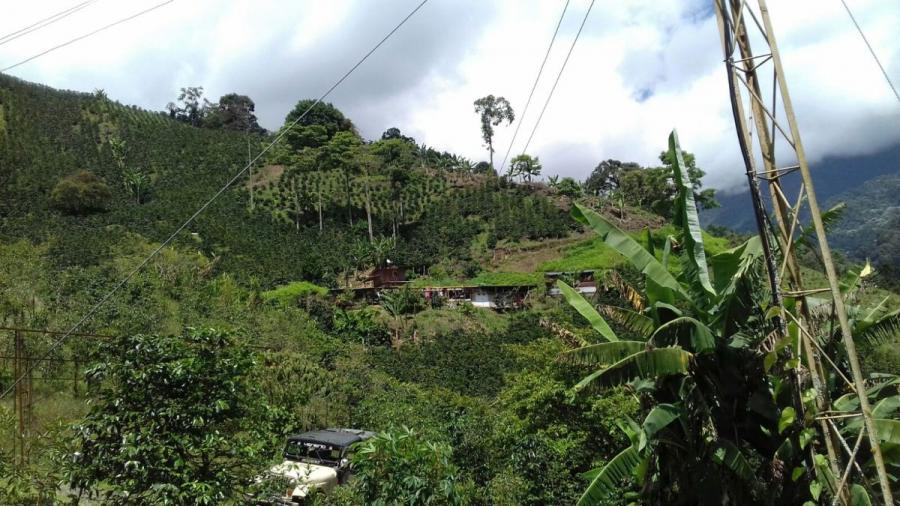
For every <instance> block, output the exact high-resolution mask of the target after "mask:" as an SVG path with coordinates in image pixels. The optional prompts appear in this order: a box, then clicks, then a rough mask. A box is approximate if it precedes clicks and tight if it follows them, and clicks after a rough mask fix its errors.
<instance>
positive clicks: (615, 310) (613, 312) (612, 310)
mask: <svg viewBox="0 0 900 506" xmlns="http://www.w3.org/2000/svg"><path fill="white" fill-rule="evenodd" d="M600 313H601V314H602V315H603V316H605V317H606V318H608V319H609V320H611V321H612V322H614V323H617V324H619V325H621V326H622V327H625V328H626V329H628V330H629V331H631V332H634V333H635V334H637V335H638V336H640V337H642V338H644V339H646V338H648V337H650V335H651V334H653V327H654V325H655V324H654V323H653V319H652V318H650V317H648V316H644V315H642V314H641V313H638V312H637V311H632V310H630V309H627V308H624V307H618V306H600Z"/></svg>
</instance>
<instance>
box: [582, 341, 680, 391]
mask: <svg viewBox="0 0 900 506" xmlns="http://www.w3.org/2000/svg"><path fill="white" fill-rule="evenodd" d="M692 357H693V355H692V354H691V353H688V352H687V351H684V350H683V349H681V348H657V349H653V350H644V351H639V352H637V353H635V354H633V355H629V356H628V357H625V358H623V359H622V360H620V361H618V362H616V363H615V364H613V365H611V366H609V367H607V368H605V369H600V370H599V371H595V372H593V373H591V374H590V375H588V376H587V377H585V378H584V379H583V380H581V381H579V382H578V384H577V385H575V390H576V391H577V390H582V389H584V388H586V387H587V386H589V385H602V386H615V385H621V384H623V383H627V382H629V381H631V380H634V379H637V378H645V379H646V378H661V377H664V376H671V375H673V374H687V372H688V366H689V365H690V362H691V358H692Z"/></svg>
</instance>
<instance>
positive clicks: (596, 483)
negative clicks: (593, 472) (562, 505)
mask: <svg viewBox="0 0 900 506" xmlns="http://www.w3.org/2000/svg"><path fill="white" fill-rule="evenodd" d="M640 463H641V456H640V454H639V453H638V451H637V449H636V448H635V447H634V446H629V447H628V448H626V449H625V450H623V451H622V452H621V453H619V454H618V455H616V456H615V457H613V458H612V460H610V461H609V462H608V463H607V464H606V465H605V466H603V468H602V469H600V472H599V473H597V476H595V477H594V479H593V480H592V481H591V484H590V485H588V488H587V490H585V491H584V494H582V495H581V498H580V499H578V506H593V505H599V504H605V503H604V501H605V500H606V499H608V496H609V494H611V493H614V492H616V491H617V490H618V485H619V484H620V483H621V482H622V481H624V480H626V479H627V478H629V477H631V476H632V475H633V474H634V470H635V468H637V467H638V465H640Z"/></svg>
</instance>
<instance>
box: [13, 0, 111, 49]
mask: <svg viewBox="0 0 900 506" xmlns="http://www.w3.org/2000/svg"><path fill="white" fill-rule="evenodd" d="M96 1H97V0H87V1H85V2H81V3H80V4H76V5H74V6H72V7H69V8H68V9H66V10H64V11H60V12H57V13H56V14H54V15H52V16H48V17H46V18H44V19H42V20H40V21H36V22H34V23H32V24H30V25H28V26H26V27H25V28H20V29H18V30H16V31H14V32H12V33H7V34H6V35H4V36H2V37H0V46H2V45H3V44H6V43H7V42H10V41H13V40H16V39H18V38H19V37H24V36H25V35H28V34H29V33H32V32H36V31H38V30H40V29H41V28H44V27H45V26H49V25H52V24H53V23H56V22H57V21H59V20H61V19H65V18H66V17H68V16H69V15H71V14H75V13H76V12H78V11H80V10H81V9H84V8H85V7H87V6H88V5H90V4H92V3H94V2H96Z"/></svg>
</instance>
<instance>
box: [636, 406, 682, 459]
mask: <svg viewBox="0 0 900 506" xmlns="http://www.w3.org/2000/svg"><path fill="white" fill-rule="evenodd" d="M679 416H681V409H680V408H678V407H677V406H673V405H672V404H658V405H657V406H656V407H654V408H653V409H652V410H650V413H649V414H648V415H647V418H644V425H643V429H644V430H643V431H642V432H641V439H640V443H639V444H638V448H639V449H641V450H643V449H644V448H645V447H646V446H647V441H648V440H650V439H652V438H653V436H654V435H655V434H656V433H657V432H659V431H661V430H663V429H664V428H666V426H668V425H669V424H670V423H672V422H673V421H675V420H677V419H678V417H679Z"/></svg>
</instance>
